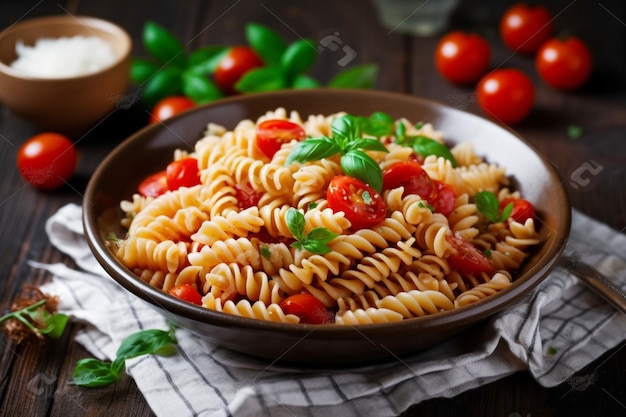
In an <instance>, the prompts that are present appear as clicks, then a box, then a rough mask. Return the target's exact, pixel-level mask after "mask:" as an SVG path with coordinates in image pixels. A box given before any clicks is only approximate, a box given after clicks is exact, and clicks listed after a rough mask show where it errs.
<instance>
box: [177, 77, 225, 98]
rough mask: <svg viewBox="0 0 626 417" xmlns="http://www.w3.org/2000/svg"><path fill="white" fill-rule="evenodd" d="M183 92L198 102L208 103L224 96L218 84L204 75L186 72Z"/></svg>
mask: <svg viewBox="0 0 626 417" xmlns="http://www.w3.org/2000/svg"><path fill="white" fill-rule="evenodd" d="M183 92H184V93H185V95H186V96H187V97H189V98H190V99H192V100H193V101H195V102H196V103H197V104H204V103H208V102H210V101H213V100H217V99H218V98H220V97H222V96H223V93H222V91H221V90H220V89H219V87H218V86H217V85H215V83H214V82H213V81H211V80H210V79H208V78H207V77H206V76H204V75H196V74H189V73H185V74H184V75H183Z"/></svg>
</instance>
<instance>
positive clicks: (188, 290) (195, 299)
mask: <svg viewBox="0 0 626 417" xmlns="http://www.w3.org/2000/svg"><path fill="white" fill-rule="evenodd" d="M168 292H169V293H170V294H171V295H173V296H174V297H176V298H179V299H181V300H183V301H187V302H188V303H192V304H196V305H202V295H200V293H199V292H198V289H197V288H196V287H195V285H191V284H182V285H177V286H176V287H173V288H170V290H169V291H168Z"/></svg>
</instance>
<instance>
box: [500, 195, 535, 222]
mask: <svg viewBox="0 0 626 417" xmlns="http://www.w3.org/2000/svg"><path fill="white" fill-rule="evenodd" d="M509 203H513V211H511V216H510V217H511V218H512V219H513V220H515V221H516V222H519V223H524V222H525V221H526V220H528V219H532V218H534V217H535V207H534V206H533V204H532V203H531V202H530V201H528V200H524V199H523V198H507V199H506V200H504V201H502V202H501V203H500V210H502V209H504V208H505V207H506V206H507V205H509Z"/></svg>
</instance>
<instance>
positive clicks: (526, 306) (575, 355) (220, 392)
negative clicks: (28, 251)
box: [33, 205, 626, 417]
mask: <svg viewBox="0 0 626 417" xmlns="http://www.w3.org/2000/svg"><path fill="white" fill-rule="evenodd" d="M46 230H47V233H48V236H49V239H50V241H51V242H52V243H53V244H54V245H55V246H56V247H57V248H58V249H59V250H61V251H63V252H65V253H66V254H68V255H69V256H71V257H72V258H73V259H74V260H75V261H76V263H77V264H78V265H79V267H80V268H81V269H80V270H73V269H70V268H68V267H67V266H65V265H63V264H55V265H44V264H41V263H36V262H33V265H34V266H36V267H39V268H45V269H47V270H48V271H50V273H51V274H52V275H53V279H52V282H51V283H50V284H48V285H47V286H46V287H45V291H47V292H50V293H53V294H58V295H59V296H60V299H61V306H60V307H61V309H62V311H64V312H66V313H69V314H71V315H73V316H74V317H77V318H79V319H82V320H84V321H86V322H87V323H89V324H90V326H88V327H87V328H86V330H84V331H83V332H82V333H80V334H79V335H78V336H77V341H78V342H79V343H81V344H82V345H84V346H85V347H86V348H87V349H88V350H89V351H90V352H91V353H92V354H93V355H94V356H96V357H98V358H100V359H112V358H113V356H114V355H115V351H116V350H117V347H118V346H119V344H120V343H121V341H122V340H123V338H124V337H126V336H127V335H129V334H131V333H134V332H136V331H138V330H142V329H153V328H158V329H166V328H167V324H166V322H165V320H164V319H163V317H161V316H160V315H158V314H155V312H154V310H153V309H152V308H150V307H148V306H146V305H145V304H144V303H143V302H142V301H140V300H139V299H137V298H136V297H134V296H132V295H130V294H128V292H126V291H125V290H123V289H122V288H121V287H120V286H119V285H118V284H117V283H115V282H114V281H113V280H112V279H111V278H109V277H107V276H106V274H105V273H104V271H103V269H102V268H101V267H100V266H99V265H98V264H97V262H96V261H95V259H94V258H93V256H92V255H91V253H90V251H89V249H88V247H87V245H86V244H85V241H84V237H83V231H82V223H81V209H80V207H79V206H76V205H68V206H65V207H63V208H61V209H60V210H59V211H58V212H57V213H56V214H55V215H54V216H52V217H51V218H50V219H49V221H48V223H47V227H46ZM624 247H626V236H624V235H623V234H620V233H618V232H616V231H614V230H612V229H610V228H608V227H606V226H605V225H603V224H601V223H599V222H597V221H595V220H593V219H591V218H588V217H586V216H584V215H582V214H581V213H579V212H576V211H574V212H573V228H572V233H571V237H570V241H569V243H568V251H572V252H575V253H576V254H578V256H579V257H580V258H581V259H582V260H583V261H585V262H587V263H589V264H591V265H594V266H596V267H597V268H599V269H600V270H602V271H603V272H604V273H605V274H607V275H608V276H609V278H610V279H611V280H612V281H613V282H614V283H615V284H616V285H618V286H621V287H622V288H624V287H626V263H625V262H624V260H623V259H621V258H620V256H623V254H620V253H618V251H620V250H623V248H624ZM481 329H482V330H480V331H477V332H476V333H473V334H471V336H469V337H466V338H463V340H462V341H461V340H459V338H456V339H452V340H449V341H447V342H444V343H442V344H441V345H438V346H436V347H434V348H432V349H429V350H426V351H423V352H421V353H418V354H416V355H414V356H412V357H409V358H405V359H403V360H398V361H395V362H392V363H388V364H384V365H379V366H376V367H370V368H358V369H348V370H337V371H307V370H298V369H292V368H281V367H276V366H272V367H268V366H267V364H266V363H264V362H262V361H255V360H254V359H250V358H248V357H244V356H242V355H239V354H237V353H235V352H231V351H229V350H226V349H223V348H220V347H217V346H214V345H212V344H210V343H207V342H206V341H204V340H202V339H200V338H199V337H197V336H195V335H193V334H192V333H190V332H188V331H185V330H184V329H179V330H177V332H176V335H177V338H178V341H179V349H178V353H177V354H176V355H174V356H169V357H160V356H154V355H150V356H145V357H140V358H136V359H132V360H129V361H128V373H129V374H130V375H131V376H132V377H133V378H134V379H135V381H136V383H137V386H138V387H139V389H140V390H141V392H142V393H143V394H144V396H145V398H146V400H147V402H148V404H150V407H152V409H153V410H154V412H155V413H156V415H157V416H172V415H176V416H186V415H188V416H210V417H215V416H237V417H238V416H257V415H264V416H293V415H306V416H323V417H327V416H328V413H329V412H332V415H341V416H361V415H362V416H365V415H368V416H369V415H376V416H393V415H397V414H399V413H401V412H402V411H404V410H405V409H406V408H408V407H409V406H410V405H411V404H415V403H418V402H420V401H423V400H426V399H429V398H434V397H451V396H454V395H456V394H459V393H460V392H462V391H465V390H468V389H471V388H474V387H477V386H479V385H483V384H487V383H489V382H492V381H495V380H497V379H500V378H503V377H505V376H506V375H509V374H511V373H513V372H517V371H520V370H526V371H528V372H530V374H531V375H532V376H533V377H534V378H535V379H536V380H537V381H538V382H539V383H540V384H542V385H544V386H548V387H549V386H555V385H557V384H559V383H562V382H563V381H566V380H568V379H569V378H571V377H572V375H574V373H575V372H577V371H578V370H580V369H582V368H583V367H584V366H585V365H587V364H589V363H590V362H592V361H593V360H594V359H596V358H598V357H599V356H601V355H602V354H603V353H604V352H606V351H608V350H609V349H611V348H613V347H614V346H616V345H618V344H619V343H620V342H622V341H623V340H624V339H625V338H626V316H625V315H623V314H620V313H617V312H616V311H615V310H613V308H612V307H610V306H609V305H608V304H607V303H606V302H605V301H604V300H603V299H601V298H600V297H598V296H597V295H595V293H593V292H592V291H590V290H588V289H587V288H586V287H585V286H583V285H582V284H580V283H579V282H578V281H577V280H576V279H575V278H573V277H572V276H570V275H569V274H568V273H567V272H566V271H564V270H563V269H559V268H557V269H555V270H554V271H553V273H552V274H551V276H550V277H549V278H548V279H546V280H545V281H544V282H543V283H542V284H541V285H540V286H539V287H538V288H537V290H536V291H535V292H534V293H533V294H532V296H530V297H528V298H527V299H526V300H525V301H523V302H521V303H520V304H518V305H516V306H514V307H512V308H510V309H508V310H506V311H504V312H502V313H500V314H498V315H496V316H495V317H493V318H492V319H490V320H489V322H488V325H486V326H484V327H481Z"/></svg>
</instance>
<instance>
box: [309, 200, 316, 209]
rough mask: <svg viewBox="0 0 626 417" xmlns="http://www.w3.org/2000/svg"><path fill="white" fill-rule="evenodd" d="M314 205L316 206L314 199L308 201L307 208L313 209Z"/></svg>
mask: <svg viewBox="0 0 626 417" xmlns="http://www.w3.org/2000/svg"><path fill="white" fill-rule="evenodd" d="M315 207H317V203H316V202H315V201H312V202H310V203H309V209H314V208H315Z"/></svg>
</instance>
